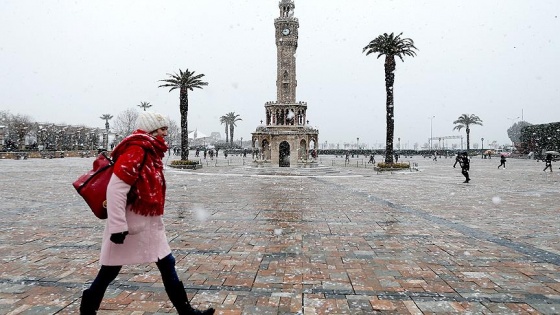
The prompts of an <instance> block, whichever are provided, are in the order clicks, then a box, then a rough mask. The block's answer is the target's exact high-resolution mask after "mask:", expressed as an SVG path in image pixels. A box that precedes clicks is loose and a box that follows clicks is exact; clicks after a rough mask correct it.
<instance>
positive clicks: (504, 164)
mask: <svg viewBox="0 0 560 315" xmlns="http://www.w3.org/2000/svg"><path fill="white" fill-rule="evenodd" d="M502 166H503V167H504V168H506V156H505V155H504V154H502V155H501V156H500V165H498V169H500V167H502Z"/></svg>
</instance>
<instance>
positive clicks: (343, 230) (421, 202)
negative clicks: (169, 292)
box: [0, 156, 560, 315]
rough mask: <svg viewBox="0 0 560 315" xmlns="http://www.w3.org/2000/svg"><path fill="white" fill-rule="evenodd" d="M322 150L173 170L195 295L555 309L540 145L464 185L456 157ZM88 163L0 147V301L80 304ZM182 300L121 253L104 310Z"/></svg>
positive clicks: (63, 310) (182, 259)
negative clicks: (78, 185) (79, 188)
mask: <svg viewBox="0 0 560 315" xmlns="http://www.w3.org/2000/svg"><path fill="white" fill-rule="evenodd" d="M171 159H173V158H171ZM171 159H167V158H166V159H164V160H165V161H167V162H169V161H170V160H171ZM220 159H222V160H220ZM319 159H320V163H319V166H318V167H316V168H289V169H286V168H283V169H281V168H274V167H268V168H267V167H261V168H255V167H251V166H250V163H245V165H243V164H244V163H243V160H242V158H241V157H230V160H229V166H227V165H226V164H225V163H223V161H224V158H223V157H222V156H220V157H219V158H218V161H219V162H220V163H219V164H218V163H215V162H209V163H203V164H204V167H203V168H202V169H198V170H194V171H192V170H177V169H172V168H167V169H166V180H167V200H166V212H165V216H164V220H165V224H166V228H167V236H168V239H169V242H170V244H171V248H172V250H173V254H174V256H175V258H176V259H177V269H178V270H177V271H178V273H179V277H180V278H181V280H182V281H183V282H184V284H185V286H186V287H187V292H188V293H189V298H191V299H192V304H193V305H194V306H196V307H208V306H212V307H214V308H216V314H228V315H234V314H248V315H251V314H306V315H312V314H318V315H319V314H378V313H379V314H442V313H446V314H447V313H472V314H558V313H560V237H559V234H560V223H559V221H558V215H559V213H560V195H559V192H560V170H559V169H558V167H559V166H560V163H553V172H552V173H550V172H546V173H545V172H543V171H542V169H543V167H544V163H542V162H537V161H535V160H525V159H508V161H507V168H506V169H497V166H498V165H499V158H495V159H494V158H493V159H480V158H479V157H478V158H477V157H473V158H472V161H471V178H472V181H471V182H470V183H469V184H463V183H462V182H463V179H464V178H463V177H462V175H461V172H460V169H459V167H457V168H453V162H454V160H453V159H451V158H450V159H445V158H444V159H439V160H438V161H432V160H431V159H429V158H422V157H418V156H415V157H409V158H404V160H405V161H411V162H413V163H418V169H419V170H418V171H412V172H409V171H404V172H397V173H381V174H377V173H376V172H375V171H373V170H372V169H371V167H370V168H366V167H360V166H363V165H364V164H360V160H361V159H362V158H360V159H352V160H351V163H350V166H346V167H344V166H341V165H343V160H344V159H343V158H342V157H334V156H320V157H319ZM376 159H378V160H381V157H380V156H376ZM366 161H367V160H366ZM92 162H93V158H55V159H28V160H0V187H1V190H0V191H1V193H0V209H1V211H0V213H1V214H2V220H1V222H0V229H1V231H2V232H1V234H0V257H1V264H0V313H2V314H76V313H77V312H78V307H79V302H80V296H81V292H82V290H83V289H84V288H85V287H86V286H87V284H88V283H90V282H91V281H92V280H93V278H94V277H95V274H96V273H97V271H98V256H99V250H100V244H101V236H102V231H103V226H104V221H102V220H98V219H97V218H95V217H94V216H93V214H91V212H90V211H89V209H88V208H87V207H86V204H85V203H84V202H83V200H82V199H80V197H79V196H78V195H77V194H76V192H75V191H74V189H73V187H72V185H71V183H72V181H73V180H74V179H76V177H77V176H78V175H80V174H81V173H83V172H85V171H86V170H88V169H89V168H90V167H91V163H92ZM335 162H336V163H335ZM333 165H334V166H333ZM366 166H367V165H366ZM174 312H175V310H174V309H173V308H172V305H171V303H170V302H169V300H168V298H167V296H166V294H165V291H164V288H163V284H162V283H161V280H160V276H159V273H158V270H157V268H156V266H155V264H153V265H141V266H125V267H124V268H123V270H122V272H121V274H120V275H119V277H118V278H117V280H116V281H115V282H114V283H113V284H112V285H111V286H110V287H109V290H108V292H107V294H106V295H105V300H104V301H103V303H102V304H101V310H100V312H99V313H100V314H164V313H174Z"/></svg>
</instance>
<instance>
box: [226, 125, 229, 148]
mask: <svg viewBox="0 0 560 315" xmlns="http://www.w3.org/2000/svg"><path fill="white" fill-rule="evenodd" d="M225 125H226V127H225V133H226V144H227V143H228V142H229V134H228V123H227V122H226V123H225Z"/></svg>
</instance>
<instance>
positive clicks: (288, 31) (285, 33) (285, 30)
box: [282, 28, 290, 35]
mask: <svg viewBox="0 0 560 315" xmlns="http://www.w3.org/2000/svg"><path fill="white" fill-rule="evenodd" d="M282 34H284V35H288V34H290V29H289V28H285V29H284V30H283V31H282Z"/></svg>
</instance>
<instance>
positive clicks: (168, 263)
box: [90, 254, 179, 295]
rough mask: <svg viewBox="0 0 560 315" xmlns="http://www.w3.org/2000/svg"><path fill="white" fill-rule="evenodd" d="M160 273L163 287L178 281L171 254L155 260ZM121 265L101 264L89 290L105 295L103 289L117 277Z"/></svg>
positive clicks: (168, 286) (174, 284)
mask: <svg viewBox="0 0 560 315" xmlns="http://www.w3.org/2000/svg"><path fill="white" fill-rule="evenodd" d="M156 265H157V267H158V269H159V272H160V273H161V279H162V281H163V285H164V286H165V288H173V287H174V286H176V285H177V283H179V277H178V276H177V271H176V270H175V257H173V255H172V254H169V255H167V256H165V257H164V258H163V259H160V260H158V261H157V262H156ZM121 268H122V266H105V265H102V266H101V269H99V273H98V274H97V277H95V280H93V282H92V284H91V286H90V290H91V291H93V292H95V293H96V294H101V295H105V291H106V290H107V287H109V284H110V283H111V282H112V281H113V280H115V278H117V276H118V275H119V272H120V271H121Z"/></svg>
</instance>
